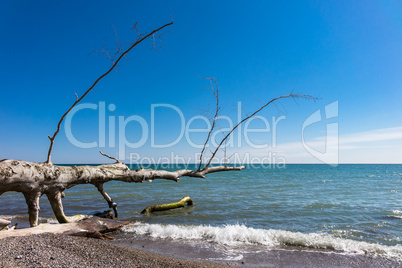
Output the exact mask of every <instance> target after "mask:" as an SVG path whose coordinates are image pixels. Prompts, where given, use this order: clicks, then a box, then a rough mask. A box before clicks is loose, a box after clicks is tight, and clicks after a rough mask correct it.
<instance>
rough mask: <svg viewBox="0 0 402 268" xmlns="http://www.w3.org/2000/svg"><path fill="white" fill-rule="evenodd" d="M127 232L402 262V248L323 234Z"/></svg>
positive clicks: (145, 228)
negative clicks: (281, 247) (328, 251)
mask: <svg viewBox="0 0 402 268" xmlns="http://www.w3.org/2000/svg"><path fill="white" fill-rule="evenodd" d="M123 230H124V231H125V232H131V233H136V234H139V235H147V236H150V237H153V238H162V239H164V238H170V239H175V240H176V239H186V240H200V241H207V242H214V243H217V244H223V245H229V246H231V245H233V246H234V245H242V244H259V245H264V246H268V247H277V246H298V247H305V248H309V249H326V250H333V251H336V252H340V253H347V254H365V255H370V256H382V257H388V258H393V259H397V260H399V261H402V246H401V245H396V246H386V245H381V244H373V243H367V242H362V241H355V240H351V239H345V238H339V237H334V236H332V235H330V234H324V233H307V234H304V233H300V232H291V231H284V230H273V229H254V228H251V227H247V226H245V225H242V224H236V225H224V226H220V227H214V226H208V225H198V226H193V225H172V224H166V225H164V224H148V223H142V222H136V223H134V224H133V225H130V226H126V227H124V228H123Z"/></svg>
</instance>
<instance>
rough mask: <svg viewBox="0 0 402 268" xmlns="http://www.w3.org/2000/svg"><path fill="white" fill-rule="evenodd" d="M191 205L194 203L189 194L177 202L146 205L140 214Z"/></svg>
mask: <svg viewBox="0 0 402 268" xmlns="http://www.w3.org/2000/svg"><path fill="white" fill-rule="evenodd" d="M186 204H187V205H188V206H192V205H194V202H193V200H191V198H190V197H189V196H186V197H183V198H182V199H181V200H180V201H179V202H175V203H169V204H162V205H156V206H148V207H146V208H145V209H144V210H143V211H142V212H141V214H150V213H152V212H154V211H164V210H169V209H175V208H182V207H184V206H186Z"/></svg>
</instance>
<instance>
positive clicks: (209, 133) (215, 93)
mask: <svg viewBox="0 0 402 268" xmlns="http://www.w3.org/2000/svg"><path fill="white" fill-rule="evenodd" d="M201 78H202V79H206V80H209V82H210V84H211V88H210V90H211V91H212V92H213V93H214V96H215V99H216V109H215V115H214V117H213V119H212V126H211V129H210V130H209V132H208V136H207V139H206V141H205V143H204V146H203V147H202V150H201V154H200V164H199V165H198V169H197V170H200V169H201V165H202V156H203V155H204V151H205V147H206V146H207V144H208V141H209V139H210V137H211V133H212V131H213V130H214V128H215V123H216V119H217V118H218V114H219V109H220V108H219V88H218V83H217V82H216V79H215V78H209V77H201ZM214 86H215V89H214Z"/></svg>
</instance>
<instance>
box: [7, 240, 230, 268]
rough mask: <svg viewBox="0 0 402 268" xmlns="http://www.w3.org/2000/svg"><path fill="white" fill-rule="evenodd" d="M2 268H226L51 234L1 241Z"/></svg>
mask: <svg viewBox="0 0 402 268" xmlns="http://www.w3.org/2000/svg"><path fill="white" fill-rule="evenodd" d="M0 247H1V248H2V250H1V251H0V266H1V267H212V268H225V267H229V266H226V265H223V264H216V263H210V262H199V261H191V260H184V259H178V258H172V257H167V256H164V255H160V254H155V253H151V252H147V251H143V250H136V249H133V248H128V247H123V246H119V245H113V244H112V243H108V242H107V241H105V240H99V239H93V238H87V237H73V236H67V235H55V234H51V233H46V234H40V235H31V236H24V237H8V238H4V239H0Z"/></svg>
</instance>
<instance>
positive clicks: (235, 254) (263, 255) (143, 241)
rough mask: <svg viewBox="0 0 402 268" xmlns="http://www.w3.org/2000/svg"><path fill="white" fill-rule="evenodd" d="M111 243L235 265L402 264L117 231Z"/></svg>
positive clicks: (325, 266) (326, 252)
mask: <svg viewBox="0 0 402 268" xmlns="http://www.w3.org/2000/svg"><path fill="white" fill-rule="evenodd" d="M110 243H113V244H116V245H121V246H124V247H130V248H135V249H140V250H147V251H150V252H153V253H158V254H163V255H166V256H170V257H180V258H182V259H189V260H197V261H209V262H214V263H220V264H224V265H229V266H235V267H292V268H296V267H297V268H298V267H322V268H328V267H342V268H344V267H359V268H360V267H361V268H366V267H372V268H378V267H402V263H401V262H398V261H396V260H391V259H385V258H382V257H372V256H366V255H357V254H356V255H350V254H342V253H339V252H335V251H332V250H317V249H311V250H310V249H306V248H299V247H286V248H276V249H272V248H271V249H268V248H265V249H262V247H261V245H241V246H239V247H237V248H236V247H234V246H231V247H229V246H224V245H216V244H213V243H209V242H205V243H200V242H199V241H197V242H192V241H189V240H187V241H185V240H172V239H152V238H149V237H145V236H134V237H133V236H132V235H127V234H124V233H123V234H121V235H119V234H117V236H116V240H113V241H110Z"/></svg>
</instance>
